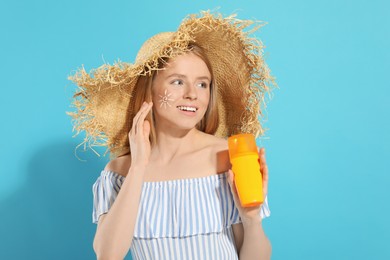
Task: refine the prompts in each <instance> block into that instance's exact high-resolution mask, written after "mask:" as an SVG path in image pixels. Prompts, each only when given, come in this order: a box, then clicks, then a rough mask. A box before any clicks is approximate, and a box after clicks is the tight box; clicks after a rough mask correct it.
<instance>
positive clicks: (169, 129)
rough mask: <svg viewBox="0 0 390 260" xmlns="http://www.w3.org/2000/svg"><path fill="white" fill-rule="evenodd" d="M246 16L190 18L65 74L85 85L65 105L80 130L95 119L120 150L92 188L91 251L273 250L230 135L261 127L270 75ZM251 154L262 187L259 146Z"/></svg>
mask: <svg viewBox="0 0 390 260" xmlns="http://www.w3.org/2000/svg"><path fill="white" fill-rule="evenodd" d="M248 24H249V22H243V21H239V20H235V19H234V17H227V18H223V17H221V16H214V15H211V14H209V13H203V14H202V16H201V17H196V16H191V17H189V18H187V20H185V21H184V22H183V23H182V25H181V27H179V29H178V31H177V32H175V33H162V34H158V35H156V36H154V37H152V38H151V39H149V40H148V41H147V42H146V43H145V44H144V45H143V47H142V48H141V50H140V52H139V54H138V56H137V59H136V62H135V64H134V65H126V64H117V65H116V66H107V65H105V66H104V67H102V68H100V69H98V70H97V71H95V72H94V77H91V76H89V75H88V74H87V73H85V72H84V71H83V70H82V71H81V72H80V73H79V74H78V75H76V76H75V77H74V78H73V80H75V82H76V83H77V84H78V85H80V86H82V87H83V88H84V89H83V90H82V91H80V92H79V93H78V94H76V96H80V97H81V98H82V99H81V101H80V100H78V102H84V103H82V104H83V105H82V108H80V107H81V105H80V104H81V103H78V105H79V106H78V108H79V111H78V113H73V114H71V115H72V116H73V117H74V118H75V119H78V120H79V121H78V122H77V123H78V126H79V129H78V130H80V129H81V130H86V132H87V134H89V138H96V136H98V135H97V132H96V131H97V130H96V129H97V128H99V127H101V128H100V129H99V132H103V133H105V136H104V137H106V138H107V140H108V141H107V143H106V144H105V145H107V146H108V147H109V148H110V151H111V154H112V155H115V156H116V158H115V159H113V160H111V161H110V162H109V163H108V164H107V165H106V167H105V169H104V170H103V171H102V173H101V176H100V177H99V178H98V179H97V181H96V183H95V184H94V186H93V191H94V212H93V221H94V222H95V223H98V226H97V230H96V235H95V239H94V250H95V252H96V255H97V258H98V259H123V258H124V257H125V255H126V254H127V252H128V251H129V249H130V250H131V253H132V256H133V258H134V259H159V258H163V259H237V258H238V257H239V258H240V259H269V258H270V254H271V246H270V242H269V241H268V239H267V237H266V235H265V233H264V231H263V229H262V218H264V217H266V216H269V210H268V205H267V200H265V202H264V203H263V205H261V206H257V207H251V208H243V207H242V206H241V205H240V202H239V200H238V197H237V191H236V189H235V186H234V173H233V172H232V171H231V170H230V169H231V165H230V162H229V154H228V151H227V141H226V137H228V136H230V135H231V134H234V133H238V132H248V133H254V134H258V133H259V132H260V133H262V128H261V126H260V124H259V123H258V120H257V116H258V111H259V102H260V101H261V98H262V97H263V93H264V92H265V91H268V85H269V84H270V82H272V78H271V77H270V76H269V74H268V69H267V66H266V65H265V64H264V62H263V60H262V58H261V55H260V54H259V53H258V52H257V51H258V50H261V45H256V44H258V42H255V43H254V42H253V40H254V39H250V38H248V37H247V34H245V33H244V32H242V29H243V27H245V25H248ZM227 47H229V48H227ZM256 47H257V49H256ZM97 89H98V91H97ZM126 93H127V94H129V93H130V97H129V96H128V95H126ZM107 98H110V100H109V101H107ZM75 103H76V102H75ZM76 106H77V105H76ZM86 115H88V116H90V115H93V117H89V118H86ZM116 115H118V116H116ZM120 115H122V118H120V117H119V116H120ZM123 115H126V116H127V117H128V118H123ZM83 116H84V117H83ZM81 118H83V121H82V120H81ZM91 125H94V127H92V126H91ZM115 127H117V128H115ZM94 131H95V132H94ZM124 132H126V134H125V135H124V134H123V133H124ZM124 136H125V138H126V140H124V139H123V138H124ZM221 137H222V138H221ZM88 141H89V139H86V141H85V142H88ZM259 155H260V156H259V157H260V165H261V168H260V170H261V172H262V173H263V187H264V195H266V194H267V186H268V169H267V165H266V162H265V151H264V149H261V150H260V152H259Z"/></svg>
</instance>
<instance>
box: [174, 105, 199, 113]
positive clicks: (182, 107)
mask: <svg viewBox="0 0 390 260" xmlns="http://www.w3.org/2000/svg"><path fill="white" fill-rule="evenodd" d="M177 108H178V109H179V110H181V111H186V112H196V111H197V110H198V108H197V107H194V106H177Z"/></svg>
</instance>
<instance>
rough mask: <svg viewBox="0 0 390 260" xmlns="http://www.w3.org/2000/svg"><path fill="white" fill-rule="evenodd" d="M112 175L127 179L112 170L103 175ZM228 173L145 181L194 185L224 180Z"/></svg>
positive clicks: (105, 171) (157, 183) (161, 183)
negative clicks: (195, 183)
mask: <svg viewBox="0 0 390 260" xmlns="http://www.w3.org/2000/svg"><path fill="white" fill-rule="evenodd" d="M110 173H111V174H112V175H114V176H116V177H119V178H120V179H125V178H126V177H124V176H122V175H120V174H119V173H117V172H114V171H111V170H102V174H110ZM227 174H228V171H226V172H222V173H217V174H213V175H208V176H203V177H195V178H182V179H174V180H164V181H145V182H144V183H143V184H144V185H163V184H179V183H194V182H202V181H206V182H207V181H211V180H218V179H222V178H226V177H227Z"/></svg>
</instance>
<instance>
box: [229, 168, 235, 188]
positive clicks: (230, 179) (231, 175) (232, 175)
mask: <svg viewBox="0 0 390 260" xmlns="http://www.w3.org/2000/svg"><path fill="white" fill-rule="evenodd" d="M228 183H229V185H230V187H233V185H234V173H233V171H232V170H229V174H228Z"/></svg>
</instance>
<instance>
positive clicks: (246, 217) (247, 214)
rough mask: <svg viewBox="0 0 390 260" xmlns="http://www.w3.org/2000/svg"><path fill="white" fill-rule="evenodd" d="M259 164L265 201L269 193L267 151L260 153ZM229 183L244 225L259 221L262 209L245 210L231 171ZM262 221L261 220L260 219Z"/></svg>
mask: <svg viewBox="0 0 390 260" xmlns="http://www.w3.org/2000/svg"><path fill="white" fill-rule="evenodd" d="M259 163H260V172H261V174H262V178H263V198H264V199H265V198H266V196H267V192H268V167H267V163H266V161H265V149H264V148H261V149H260V151H259ZM228 182H229V185H230V189H231V191H232V193H233V198H234V203H235V204H236V207H237V209H238V211H239V213H240V217H241V220H242V222H243V223H245V222H246V221H252V220H258V219H259V217H260V208H261V205H259V206H254V207H249V208H244V207H242V206H241V203H240V199H239V198H238V194H237V189H236V185H235V183H234V173H233V171H232V170H231V169H230V170H229V175H228ZM260 221H261V219H260Z"/></svg>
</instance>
